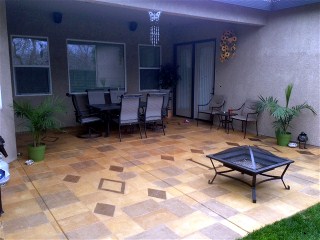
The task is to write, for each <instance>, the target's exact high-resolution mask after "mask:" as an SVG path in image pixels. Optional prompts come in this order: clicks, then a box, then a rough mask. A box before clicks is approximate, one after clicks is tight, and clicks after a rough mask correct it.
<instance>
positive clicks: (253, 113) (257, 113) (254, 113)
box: [246, 112, 259, 120]
mask: <svg viewBox="0 0 320 240" xmlns="http://www.w3.org/2000/svg"><path fill="white" fill-rule="evenodd" d="M249 115H257V116H256V117H258V115H259V112H252V113H247V117H246V120H247V119H248V117H249Z"/></svg>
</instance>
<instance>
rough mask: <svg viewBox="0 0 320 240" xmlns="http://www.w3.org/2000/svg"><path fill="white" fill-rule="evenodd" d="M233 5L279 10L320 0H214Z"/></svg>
mask: <svg viewBox="0 0 320 240" xmlns="http://www.w3.org/2000/svg"><path fill="white" fill-rule="evenodd" d="M212 1H214V2H222V3H227V4H232V5H238V6H244V7H249V8H254V9H260V10H266V11H277V10H281V9H285V8H292V7H298V6H303V5H308V4H313V3H319V2H320V1H319V0H212Z"/></svg>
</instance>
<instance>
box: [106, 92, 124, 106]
mask: <svg viewBox="0 0 320 240" xmlns="http://www.w3.org/2000/svg"><path fill="white" fill-rule="evenodd" d="M109 92H110V99H111V103H120V102H121V96H122V95H124V94H125V90H123V89H122V90H121V89H109Z"/></svg>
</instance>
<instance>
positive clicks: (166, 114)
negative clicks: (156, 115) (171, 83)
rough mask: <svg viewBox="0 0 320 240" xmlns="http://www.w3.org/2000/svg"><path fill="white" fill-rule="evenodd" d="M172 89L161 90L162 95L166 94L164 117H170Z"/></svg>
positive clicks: (163, 108) (163, 107) (163, 109)
mask: <svg viewBox="0 0 320 240" xmlns="http://www.w3.org/2000/svg"><path fill="white" fill-rule="evenodd" d="M170 91H171V90H170V89H160V93H164V98H163V106H162V111H161V112H162V117H167V116H168V110H169V100H170Z"/></svg>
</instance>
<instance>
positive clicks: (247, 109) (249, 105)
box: [241, 99, 258, 116]
mask: <svg viewBox="0 0 320 240" xmlns="http://www.w3.org/2000/svg"><path fill="white" fill-rule="evenodd" d="M257 104H258V101H257V100H251V99H247V100H246V101H245V103H244V105H243V107H242V111H241V115H242V116H246V115H247V114H248V113H256V112H257Z"/></svg>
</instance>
